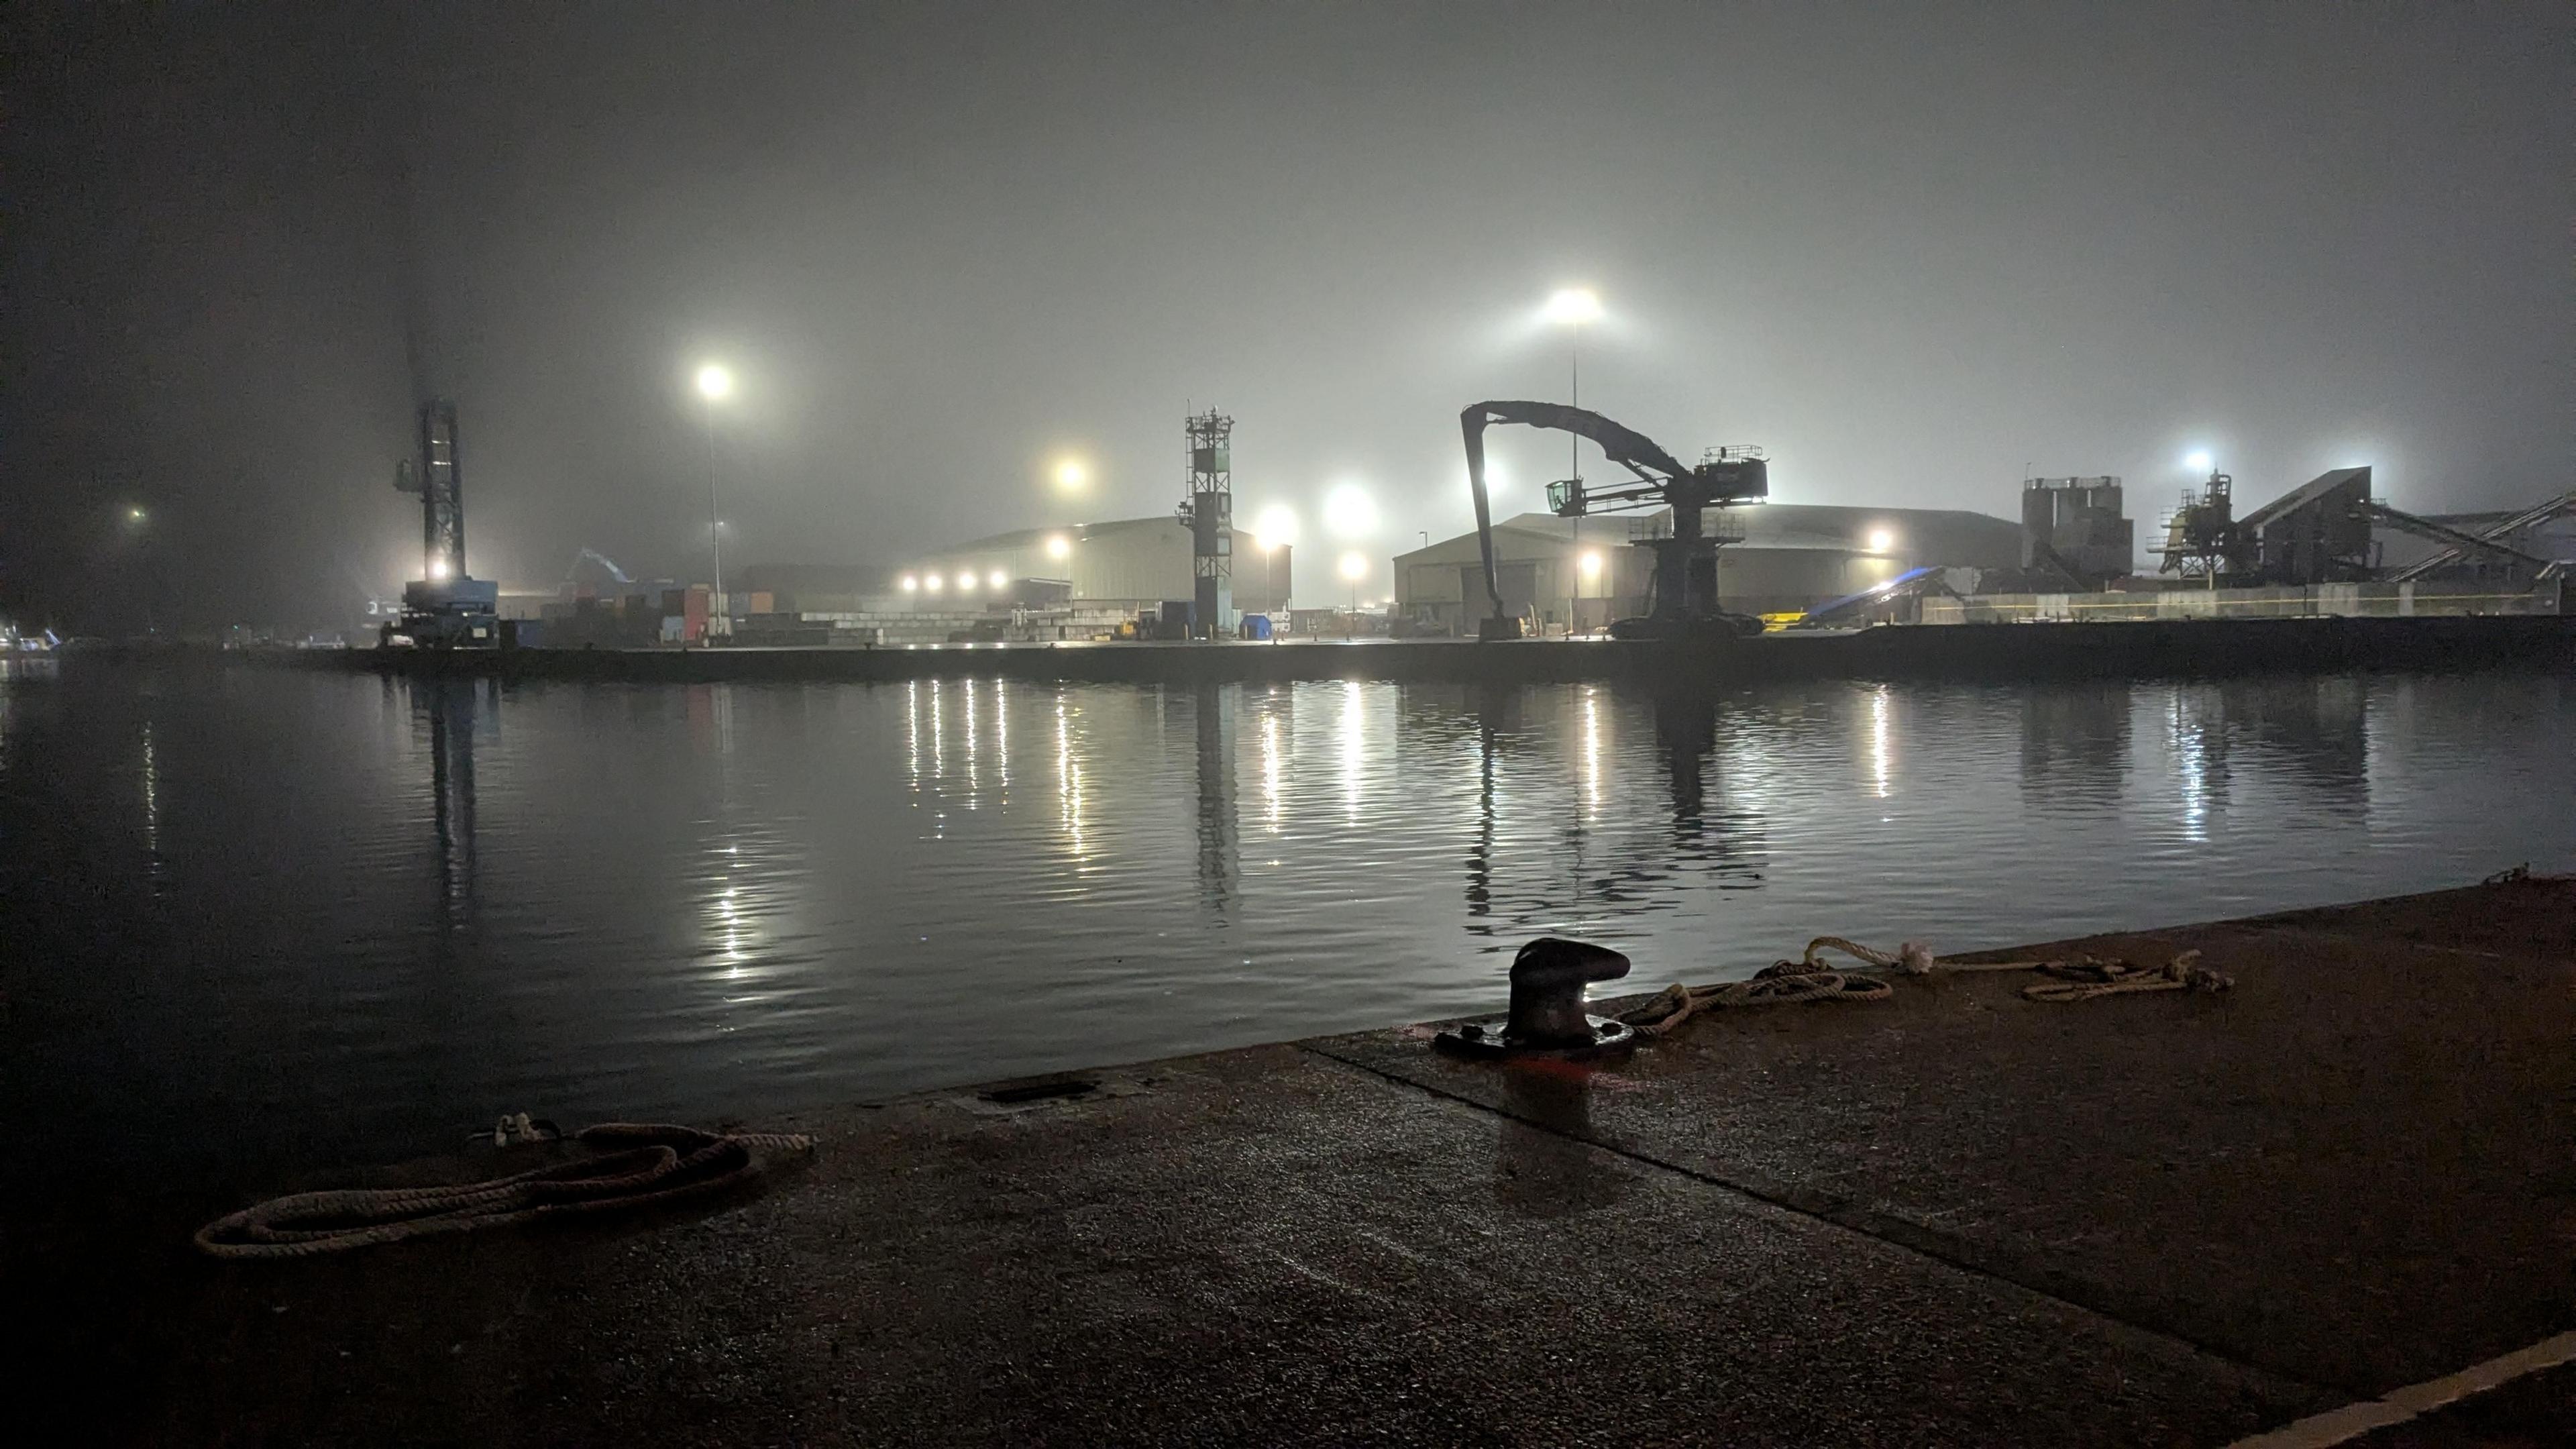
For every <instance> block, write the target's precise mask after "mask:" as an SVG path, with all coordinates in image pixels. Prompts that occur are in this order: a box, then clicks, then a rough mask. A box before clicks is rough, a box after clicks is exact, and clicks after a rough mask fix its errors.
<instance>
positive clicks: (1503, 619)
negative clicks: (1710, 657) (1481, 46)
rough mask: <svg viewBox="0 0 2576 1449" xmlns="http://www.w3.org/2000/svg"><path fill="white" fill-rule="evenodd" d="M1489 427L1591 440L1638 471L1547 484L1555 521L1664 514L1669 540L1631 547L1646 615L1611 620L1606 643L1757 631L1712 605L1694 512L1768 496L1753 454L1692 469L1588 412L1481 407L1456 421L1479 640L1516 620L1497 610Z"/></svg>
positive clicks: (1713, 579)
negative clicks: (1639, 552)
mask: <svg viewBox="0 0 2576 1449" xmlns="http://www.w3.org/2000/svg"><path fill="white" fill-rule="evenodd" d="M1495 423H1521V424H1525V425H1527V426H1529V427H1533V428H1551V429H1554V430H1556V431H1559V432H1567V433H1572V434H1574V435H1575V436H1576V437H1579V438H1589V439H1590V440H1592V442H1593V443H1595V444H1597V445H1598V446H1599V447H1600V449H1601V451H1602V453H1603V454H1604V455H1606V456H1607V457H1608V458H1609V459H1610V461H1611V462H1613V463H1616V464H1618V465H1619V466H1621V467H1623V468H1626V469H1627V470H1628V471H1629V472H1630V473H1633V474H1635V475H1636V477H1635V479H1634V481H1631V482H1624V483H1620V484H1618V485H1616V486H1614V487H1609V488H1602V489H1587V488H1585V487H1584V486H1583V480H1582V479H1580V478H1569V479H1566V480H1564V481H1562V482H1557V483H1551V484H1549V485H1548V486H1547V505H1548V509H1549V511H1551V512H1553V513H1555V514H1556V515H1557V516H1558V517H1560V518H1581V517H1584V516H1585V515H1586V514H1589V513H1594V512H1601V513H1616V512H1622V511H1626V510H1631V509H1645V508H1666V509H1670V510H1671V511H1672V534H1671V536H1670V537H1668V538H1646V539H1639V540H1637V541H1636V542H1637V546H1638V547H1641V548H1645V549H1648V550H1650V551H1651V552H1652V553H1653V554H1654V556H1655V568H1654V583H1653V586H1652V593H1651V595H1650V597H1649V600H1648V604H1647V611H1646V613H1645V614H1644V616H1642V617H1639V618H1630V619H1620V620H1617V621H1615V622H1613V623H1612V624H1611V626H1610V632H1611V634H1612V635H1613V636H1614V637H1617V638H1622V639H1679V638H1707V637H1717V638H1733V637H1739V636H1743V635H1748V634H1758V633H1760V632H1762V621H1761V620H1759V619H1756V618H1752V617H1749V616H1747V615H1742V614H1730V613H1728V612H1726V611H1725V610H1723V609H1721V608H1719V607H1718V606H1717V545H1718V540H1717V539H1715V538H1713V537H1710V536H1708V535H1707V534H1706V533H1705V532H1704V531H1703V529H1702V528H1701V515H1702V514H1703V513H1705V512H1706V511H1707V510H1708V509H1710V508H1725V507H1729V506H1731V505H1734V504H1739V503H1758V502H1760V501H1761V500H1763V499H1764V498H1767V497H1769V496H1770V493H1771V479H1770V469H1769V465H1768V464H1767V463H1766V462H1765V461H1764V460H1763V457H1762V453H1761V450H1760V449H1758V448H1721V449H1718V450H1716V451H1715V452H1713V453H1712V454H1711V455H1710V456H1709V457H1708V458H1706V459H1705V460H1703V461H1702V462H1701V463H1700V464H1699V465H1698V466H1697V467H1685V466H1684V465H1683V464H1682V463H1681V462H1680V461H1679V460H1677V459H1675V458H1674V457H1673V455H1672V454H1670V453H1667V452H1665V451H1664V450H1663V448H1662V447H1660V446H1659V445H1657V444H1656V442H1655V440H1654V439H1652V438H1649V437H1647V436H1646V435H1645V434H1643V433H1640V432H1638V431H1636V430H1635V429H1633V428H1629V427H1625V426H1623V425H1621V424H1619V423H1616V422H1613V421H1611V420H1610V419H1608V418H1605V417H1603V416H1602V415H1601V414H1599V413H1596V412H1591V411H1588V410H1586V409H1583V408H1578V407H1568V406H1566V405H1565V404H1563V403H1546V402H1480V403H1478V404H1476V405H1475V406H1474V407H1471V408H1468V409H1467V410H1466V411H1464V412H1462V413H1460V414H1459V415H1458V424H1459V428H1460V431H1461V432H1463V433H1464V434H1465V436H1466V441H1467V483H1468V486H1469V487H1470V488H1471V489H1472V490H1473V491H1474V493H1475V498H1476V546H1477V549H1478V551H1479V552H1481V553H1482V554H1483V556H1484V563H1485V596H1486V598H1487V600H1488V601H1489V602H1490V603H1491V604H1492V612H1491V613H1490V614H1489V615H1488V616H1487V617H1486V618H1485V620H1484V622H1483V623H1482V624H1481V625H1480V626H1479V628H1478V636H1479V637H1480V638H1485V639H1517V638H1519V637H1520V633H1521V627H1520V625H1521V621H1520V619H1519V617H1518V616H1516V615H1512V614H1509V613H1506V612H1505V611H1504V608H1503V592H1502V587H1501V585H1500V584H1498V583H1497V582H1496V581H1495V578H1494V521H1493V510H1492V506H1491V505H1490V503H1488V501H1487V498H1486V493H1485V429H1486V428H1487V427H1489V426H1491V425H1493V424H1495Z"/></svg>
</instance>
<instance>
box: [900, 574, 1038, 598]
mask: <svg viewBox="0 0 2576 1449" xmlns="http://www.w3.org/2000/svg"><path fill="white" fill-rule="evenodd" d="M950 582H951V580H950V579H948V578H946V577H943V576H941V575H939V574H936V573H928V574H905V575H904V576H903V591H904V592H905V593H907V594H914V593H922V594H935V593H938V592H939V591H940V590H941V589H944V588H946V587H948V585H949V583H950ZM954 582H955V584H956V585H957V592H959V593H961V594H971V593H973V592H975V586H976V585H977V584H981V583H989V584H991V585H992V586H993V589H994V591H995V592H997V593H998V592H1000V591H1001V590H1003V589H1007V588H1009V587H1010V586H1011V576H1010V575H1009V574H1006V573H1004V572H1002V571H1001V570H1000V569H995V570H993V571H992V572H991V573H989V574H985V575H983V576H981V577H980V578H979V577H978V576H977V575H976V573H975V571H974V570H973V569H959V570H958V571H957V574H956V577H955V579H954Z"/></svg>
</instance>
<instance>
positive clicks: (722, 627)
mask: <svg viewBox="0 0 2576 1449" xmlns="http://www.w3.org/2000/svg"><path fill="white" fill-rule="evenodd" d="M731 396H733V372H732V370H731V369H730V368H727V367H726V366H725V365H724V364H723V363H721V362H709V363H704V364H702V365H700V366H699V368H698V399H699V401H700V402H701V403H703V404H704V405H705V415H706V422H707V552H708V556H709V558H710V559H711V561H712V562H713V563H714V565H715V568H714V572H715V596H714V597H713V598H712V599H710V600H708V603H709V605H710V607H709V608H708V610H707V636H708V637H709V638H711V639H712V638H722V637H724V636H726V635H728V634H731V633H732V632H733V619H732V617H731V615H730V613H729V612H728V610H727V609H726V608H725V587H724V537H723V534H724V522H723V520H722V519H721V518H720V517H719V516H718V515H717V512H716V404H717V403H720V402H723V401H724V400H725V399H726V398H729V397H731Z"/></svg>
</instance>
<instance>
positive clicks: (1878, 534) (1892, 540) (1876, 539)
mask: <svg viewBox="0 0 2576 1449" xmlns="http://www.w3.org/2000/svg"><path fill="white" fill-rule="evenodd" d="M1894 547H1896V535H1895V534H1893V533H1890V532H1888V531H1887V530H1886V529H1884V528H1873V529H1871V530H1870V531H1869V551H1870V552H1871V553H1885V552H1887V551H1888V550H1889V549H1891V548H1894Z"/></svg>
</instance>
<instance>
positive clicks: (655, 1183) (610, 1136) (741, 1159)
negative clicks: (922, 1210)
mask: <svg viewBox="0 0 2576 1449" xmlns="http://www.w3.org/2000/svg"><path fill="white" fill-rule="evenodd" d="M551 1125H552V1124H551V1123H546V1122H543V1121H542V1119H539V1120H535V1121H532V1120H531V1119H530V1118H529V1117H528V1115H527V1114H526V1113H524V1112H522V1113H518V1114H516V1115H515V1116H512V1117H504V1118H502V1119H501V1126H500V1127H499V1128H498V1129H496V1130H495V1132H494V1133H493V1134H492V1136H491V1137H490V1138H488V1139H487V1138H485V1137H484V1135H483V1134H482V1133H479V1132H478V1133H476V1134H474V1138H475V1140H476V1141H478V1142H481V1141H487V1140H488V1141H492V1142H494V1143H495V1144H496V1145H507V1144H508V1142H509V1141H510V1140H512V1139H516V1140H521V1141H543V1140H551V1139H548V1138H544V1137H541V1136H539V1135H537V1134H538V1133H539V1132H541V1131H542V1130H543V1129H544V1128H546V1127H550V1126H551ZM556 1137H558V1138H559V1137H560V1134H559V1133H558V1134H556ZM573 1140H574V1141H575V1142H578V1143H580V1144H581V1145H582V1146H584V1147H590V1148H596V1149H600V1150H599V1151H598V1152H597V1153H595V1154H594V1155H591V1156H586V1157H576V1158H571V1159H569V1160H565V1161H560V1162H550V1163H547V1164H546V1165H544V1166H542V1167H535V1168H531V1169H529V1170H528V1171H526V1172H519V1173H513V1174H510V1175H509V1176H506V1177H495V1178H489V1179H486V1180H485V1181H482V1182H468V1183H459V1184H456V1185H453V1186H448V1187H398V1188H348V1189H341V1190H337V1191H331V1192H302V1193H294V1194H291V1195H289V1196H286V1197H279V1198H271V1199H269V1200H268V1201H266V1202H263V1203H257V1204H254V1205H253V1206H251V1207H247V1208H244V1209H242V1210H241V1211H240V1212H237V1213H232V1214H229V1215H227V1216H225V1217H221V1218H217V1219H216V1220H215V1221H213V1222H211V1223H208V1224H207V1225H206V1226H204V1227H202V1228H200V1229H198V1230H197V1235H196V1244H197V1247H198V1249H199V1250H200V1251H202V1252H204V1253H206V1254H208V1255H209V1256H212V1257H217V1258H305V1257H312V1256H315V1255H318V1254H322V1253H339V1252H346V1251H348V1250H349V1249H352V1248H364V1247H373V1246H376V1245H378V1244H382V1243H398V1242H402V1241H404V1240H406V1239H409V1238H422V1237H432V1236H436V1235H439V1234H444V1233H467V1232H474V1231H476V1230H478V1229H482V1228H500V1227H514V1226H517V1225H519V1224H522V1223H532V1222H536V1221H538V1220H540V1219H553V1218H559V1217H561V1218H574V1217H581V1216H585V1215H588V1214H593V1213H609V1212H620V1211H627V1210H632V1209H637V1208H644V1207H650V1206H658V1205H660V1204H663V1203H669V1202H676V1201H679V1200H681V1199H684V1198H693V1197H698V1196H702V1195H705V1194H710V1193H715V1192H721V1191H724V1190H725V1189H728V1188H733V1187H738V1186H740V1185H742V1184H743V1183H746V1182H748V1181H750V1180H751V1179H752V1178H754V1177H756V1176H758V1175H759V1174H760V1172H761V1171H762V1169H763V1168H764V1166H765V1165H766V1164H767V1163H768V1162H769V1161H770V1160H772V1159H775V1158H779V1157H791V1156H792V1157H802V1156H806V1155H808V1154H810V1153H812V1152H813V1150H814V1139H813V1138H811V1137H806V1136H802V1135H795V1134H787V1133H772V1132H706V1131H701V1130H700V1129H698V1128H695V1127H680V1126H671V1125H667V1124H662V1123H646V1122H602V1123H599V1124H598V1125H596V1126H592V1127H585V1128H583V1129H582V1130H581V1131H579V1132H577V1133H575V1134H573Z"/></svg>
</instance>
